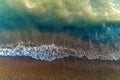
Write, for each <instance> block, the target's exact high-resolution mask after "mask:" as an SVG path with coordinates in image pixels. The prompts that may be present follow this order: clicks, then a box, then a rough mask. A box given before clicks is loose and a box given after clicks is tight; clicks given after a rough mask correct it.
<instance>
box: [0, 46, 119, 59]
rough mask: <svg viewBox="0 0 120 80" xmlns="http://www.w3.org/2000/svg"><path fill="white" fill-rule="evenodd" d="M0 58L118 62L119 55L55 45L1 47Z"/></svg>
mask: <svg viewBox="0 0 120 80" xmlns="http://www.w3.org/2000/svg"><path fill="white" fill-rule="evenodd" d="M0 55H1V56H28V57H32V58H34V59H37V60H44V61H53V60H55V59H59V58H64V57H69V56H74V57H79V58H80V57H86V58H88V59H101V60H119V58H120V55H119V54H116V55H112V54H96V53H86V52H85V51H78V50H75V49H71V48H65V47H62V46H56V45H55V44H48V45H40V46H27V47H26V46H24V45H17V46H14V47H8V46H7V47H6V48H5V47H4V48H3V47H1V48H0Z"/></svg>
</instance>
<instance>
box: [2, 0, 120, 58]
mask: <svg viewBox="0 0 120 80" xmlns="http://www.w3.org/2000/svg"><path fill="white" fill-rule="evenodd" d="M119 8H120V1H119V0H106V1H104V0H101V1H96V0H84V1H83V0H74V1H73V0H59V1H56V0H51V1H48V0H41V1H39V0H34V1H33V0H9V1H4V0H1V1H0V33H1V34H0V43H1V44H4V45H7V44H8V45H9V44H11V43H12V45H14V44H19V43H20V42H25V43H26V42H27V43H29V41H30V42H33V43H36V44H47V45H49V44H50V45H51V44H56V45H57V46H62V47H64V46H66V48H69V47H68V46H70V48H72V49H74V48H75V47H76V46H77V48H78V49H79V51H80V50H81V51H82V52H84V53H85V55H89V56H88V58H90V59H91V55H92V57H93V55H94V56H96V55H98V57H97V58H98V59H101V58H103V56H104V57H105V59H106V57H107V58H108V56H109V57H110V59H111V57H112V59H115V60H116V59H117V60H118V59H119V50H120V48H119V43H120V15H119V14H120V10H119ZM45 33H46V34H45ZM61 34H63V35H61ZM48 36H49V37H48ZM57 36H58V37H57ZM46 37H48V38H46ZM59 37H60V38H59ZM69 37H72V38H73V39H71V38H69ZM42 39H43V40H42ZM67 39H70V40H67ZM45 40H46V41H45ZM78 40H79V41H78ZM67 41H68V42H67ZM75 41H76V42H75ZM38 42H39V43H38ZM74 42H75V43H74ZM58 44H59V45H58ZM60 44H61V45H60ZM71 44H72V45H71ZM74 44H78V45H74ZM73 45H74V46H73ZM81 45H82V46H81ZM88 45H89V46H88ZM96 45H97V48H96ZM24 46H25V45H24ZM83 46H85V47H83ZM87 46H88V47H87ZM30 47H31V46H30ZM35 47H36V46H35ZM81 48H82V49H81ZM94 48H95V51H94ZM78 49H77V51H78ZM75 50H76V48H75ZM91 51H92V52H91ZM78 53H79V52H78ZM14 54H15V53H14ZM51 54H52V53H51ZM69 54H70V53H69ZM79 55H82V54H81V53H80V54H79ZM101 56H102V57H101ZM95 58H96V57H95ZM108 59H109V58H108Z"/></svg>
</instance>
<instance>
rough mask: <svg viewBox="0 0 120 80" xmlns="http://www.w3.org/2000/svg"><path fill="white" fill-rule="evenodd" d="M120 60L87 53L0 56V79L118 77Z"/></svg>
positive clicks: (102, 79)
mask: <svg viewBox="0 0 120 80" xmlns="http://www.w3.org/2000/svg"><path fill="white" fill-rule="evenodd" d="M119 62H120V61H103V60H88V59H86V58H85V57H83V58H75V57H67V58H63V59H57V60H55V61H52V62H49V61H40V60H35V59H32V58H30V57H1V58H0V80H119V78H120V77H119V75H120V64H119Z"/></svg>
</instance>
